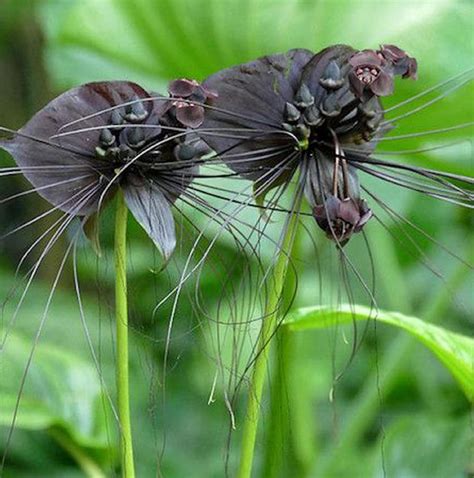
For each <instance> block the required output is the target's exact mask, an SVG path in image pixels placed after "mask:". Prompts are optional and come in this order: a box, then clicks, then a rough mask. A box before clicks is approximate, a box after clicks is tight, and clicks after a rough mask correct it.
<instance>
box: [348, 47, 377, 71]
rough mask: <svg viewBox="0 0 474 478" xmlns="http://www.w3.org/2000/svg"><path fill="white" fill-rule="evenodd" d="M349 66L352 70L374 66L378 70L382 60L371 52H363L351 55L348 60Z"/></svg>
mask: <svg viewBox="0 0 474 478" xmlns="http://www.w3.org/2000/svg"><path fill="white" fill-rule="evenodd" d="M349 64H350V65H351V66H352V67H354V68H357V67H359V66H374V67H379V68H380V67H381V66H382V59H381V58H380V56H379V55H377V53H376V52H375V51H373V50H363V51H361V52H359V53H356V54H355V55H353V56H352V57H351V58H350V59H349Z"/></svg>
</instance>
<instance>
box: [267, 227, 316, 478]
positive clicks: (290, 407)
mask: <svg viewBox="0 0 474 478" xmlns="http://www.w3.org/2000/svg"><path fill="white" fill-rule="evenodd" d="M299 229H301V227H299V228H298V229H297V231H296V234H295V239H294V241H293V248H292V254H291V257H292V258H296V257H298V256H299V254H300V253H302V241H301V238H302V237H303V236H302V235H301V234H300V233H299ZM296 287H297V280H296V276H295V275H294V274H290V275H288V276H287V278H286V280H285V286H284V290H283V297H284V298H285V299H286V303H285V310H286V309H287V308H288V307H296V306H298V305H299V304H298V297H297V296H296V297H295V298H294V297H293V295H294V291H295V290H296ZM275 345H276V346H275V347H274V352H275V357H274V358H275V363H274V365H273V366H272V380H271V391H270V400H271V402H270V410H269V416H268V418H266V420H265V422H266V427H265V429H266V432H265V446H264V451H265V453H264V460H263V467H262V470H261V471H260V476H262V477H264V478H277V477H279V476H287V475H293V476H298V477H299V478H304V477H306V476H307V475H308V473H309V471H310V469H311V465H312V464H313V462H314V461H315V458H316V454H317V448H318V447H317V444H316V431H315V429H314V427H309V426H308V423H312V422H313V421H314V420H313V417H314V404H313V401H312V396H313V392H314V390H313V387H312V385H311V384H308V381H307V380H305V377H304V376H302V375H304V374H305V372H306V369H305V367H304V364H305V361H306V359H307V354H308V350H307V349H308V345H310V346H311V353H312V349H313V344H312V343H311V344H309V343H308V340H307V336H305V335H304V334H295V333H294V332H293V331H290V330H289V329H288V328H287V327H280V328H279V329H278V331H277V333H276V337H275Z"/></svg>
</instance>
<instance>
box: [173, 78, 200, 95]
mask: <svg viewBox="0 0 474 478" xmlns="http://www.w3.org/2000/svg"><path fill="white" fill-rule="evenodd" d="M198 86H199V84H198V83H197V82H196V81H194V80H188V79H187V78H180V79H178V80H173V81H171V82H170V84H169V85H168V91H169V92H170V94H171V95H172V96H178V97H180V98H187V97H188V96H191V95H192V94H193V93H194V91H195V90H196V88H197V87H198Z"/></svg>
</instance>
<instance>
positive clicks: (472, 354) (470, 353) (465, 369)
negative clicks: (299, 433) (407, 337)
mask: <svg viewBox="0 0 474 478" xmlns="http://www.w3.org/2000/svg"><path fill="white" fill-rule="evenodd" d="M367 319H370V320H377V321H379V322H382V323H386V324H390V325H394V326H396V327H399V328H401V329H404V330H406V331H407V332H409V333H410V334H412V335H413V336H414V337H416V338H417V339H418V340H419V341H420V342H422V343H423V344H424V345H426V347H427V348H429V349H430V350H431V351H432V352H433V353H434V354H435V355H436V356H437V357H438V359H439V360H440V361H441V362H442V363H443V364H444V365H445V367H446V368H447V369H448V370H449V371H450V372H451V374H452V375H453V376H454V378H455V379H456V381H457V382H458V384H459V385H460V387H461V389H462V390H463V392H464V393H465V395H466V397H467V398H468V400H469V401H471V402H474V339H472V338H470V337H466V336H464V335H460V334H457V333H455V332H451V331H448V330H446V329H444V328H442V327H438V326H436V325H432V324H429V323H427V322H424V321H422V320H420V319H418V318H416V317H412V316H408V315H404V314H400V313H399V312H387V311H384V310H377V311H376V310H374V309H370V308H369V307H365V306H362V305H350V304H342V305H340V306H339V307H338V308H337V309H334V308H331V307H327V306H314V307H303V308H300V309H297V310H295V311H293V312H292V313H290V315H289V316H288V317H287V318H286V319H285V321H284V325H285V326H287V327H288V328H289V329H290V330H293V331H301V330H309V329H317V328H325V327H333V326H334V325H336V324H338V325H341V324H348V323H352V322H353V321H354V320H367Z"/></svg>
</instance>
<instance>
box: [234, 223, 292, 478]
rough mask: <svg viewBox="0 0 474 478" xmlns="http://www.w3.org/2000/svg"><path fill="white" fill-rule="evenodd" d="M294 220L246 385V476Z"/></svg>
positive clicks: (245, 476) (246, 477)
mask: <svg viewBox="0 0 474 478" xmlns="http://www.w3.org/2000/svg"><path fill="white" fill-rule="evenodd" d="M297 224H298V215H297V214H292V215H291V217H290V218H289V223H288V227H287V230H286V233H285V236H284V238H283V241H282V244H281V249H280V251H279V253H278V257H277V260H276V264H275V266H274V269H273V272H272V276H271V283H270V291H269V297H268V301H267V304H266V308H265V315H264V319H263V321H262V327H261V329H260V335H259V340H258V349H257V350H259V353H258V356H257V357H256V359H255V363H254V367H253V372H252V379H251V383H250V388H249V396H248V402H247V410H246V415H245V419H244V428H243V437H242V448H241V452H240V462H239V470H238V473H237V478H250V476H251V473H252V464H253V457H254V451H255V441H256V438H257V428H258V418H259V412H260V404H261V399H262V394H263V385H264V382H265V375H266V373H267V366H268V359H269V349H270V341H271V339H272V336H273V335H274V333H275V330H276V327H277V325H278V320H279V318H280V316H281V308H280V307H279V305H280V304H281V299H282V293H283V288H284V284H285V279H286V273H287V270H288V263H289V261H290V257H291V252H292V246H293V242H294V237H295V232H296V227H297Z"/></svg>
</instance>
